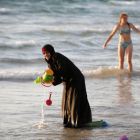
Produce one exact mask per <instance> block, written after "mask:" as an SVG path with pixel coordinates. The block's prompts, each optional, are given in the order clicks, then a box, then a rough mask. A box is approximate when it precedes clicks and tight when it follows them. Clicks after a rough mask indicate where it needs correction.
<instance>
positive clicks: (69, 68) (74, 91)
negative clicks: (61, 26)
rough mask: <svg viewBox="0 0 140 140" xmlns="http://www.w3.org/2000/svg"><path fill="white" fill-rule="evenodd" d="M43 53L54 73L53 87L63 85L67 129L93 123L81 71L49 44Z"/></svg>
mask: <svg viewBox="0 0 140 140" xmlns="http://www.w3.org/2000/svg"><path fill="white" fill-rule="evenodd" d="M42 53H43V55H44V57H45V61H46V62H47V63H48V67H49V68H50V69H51V70H52V71H53V72H54V75H53V76H54V82H53V85H54V86H56V85H58V84H60V83H63V86H64V89H63V97H62V105H61V110H62V116H63V124H64V126H65V127H70V128H79V127H82V126H84V125H85V124H87V123H89V122H92V114H91V109H90V105H89V102H88V99H87V92H86V86H85V79H84V76H83V74H82V73H81V71H80V70H79V69H78V68H77V67H76V66H75V65H74V64H73V62H72V61H70V60H69V59H68V58H67V57H66V56H64V55H62V54H60V53H58V52H55V50H54V48H53V46H51V45H49V44H47V45H44V46H43V48H42Z"/></svg>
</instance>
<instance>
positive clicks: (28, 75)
mask: <svg viewBox="0 0 140 140" xmlns="http://www.w3.org/2000/svg"><path fill="white" fill-rule="evenodd" d="M82 73H83V74H84V76H85V77H86V78H107V77H114V76H115V77H116V76H120V75H131V76H140V72H138V71H133V72H131V73H130V72H129V71H128V70H127V69H124V70H120V69H119V68H118V66H110V67H108V68H103V67H99V68H97V69H93V70H83V71H82ZM42 75H43V72H25V71H16V72H11V71H7V72H6V71H0V80H1V81H2V80H9V81H13V80H15V81H16V80H17V81H23V80H24V81H29V80H30V81H31V80H32V81H34V80H35V79H37V78H38V77H39V76H42Z"/></svg>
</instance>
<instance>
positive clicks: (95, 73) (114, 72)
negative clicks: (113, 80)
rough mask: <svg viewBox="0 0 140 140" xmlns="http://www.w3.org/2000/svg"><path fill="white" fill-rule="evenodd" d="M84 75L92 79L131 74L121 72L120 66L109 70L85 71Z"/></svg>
mask: <svg viewBox="0 0 140 140" xmlns="http://www.w3.org/2000/svg"><path fill="white" fill-rule="evenodd" d="M82 73H83V74H84V76H85V77H90V78H92V77H96V78H102V77H110V76H119V75H123V74H130V72H129V71H128V70H127V69H123V70H120V69H119V67H118V66H110V67H108V68H103V67H99V68H97V69H93V70H83V71H82ZM133 74H134V73H133ZM139 75H140V73H139Z"/></svg>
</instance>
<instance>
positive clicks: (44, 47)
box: [42, 44, 55, 63]
mask: <svg viewBox="0 0 140 140" xmlns="http://www.w3.org/2000/svg"><path fill="white" fill-rule="evenodd" d="M44 49H45V50H47V51H48V52H50V54H51V57H50V59H49V60H47V59H46V58H45V61H46V62H47V63H50V62H51V61H52V55H53V54H54V53H55V50H54V48H53V46H52V45H50V44H46V45H44V46H43V47H42V51H43V50H44Z"/></svg>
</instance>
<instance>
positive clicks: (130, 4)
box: [109, 1, 140, 6]
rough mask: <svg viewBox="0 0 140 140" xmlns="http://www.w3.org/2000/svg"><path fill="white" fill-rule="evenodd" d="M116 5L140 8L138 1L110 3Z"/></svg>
mask: <svg viewBox="0 0 140 140" xmlns="http://www.w3.org/2000/svg"><path fill="white" fill-rule="evenodd" d="M109 2H110V3H113V4H115V5H122V6H126V5H127V6H140V2H137V1H109Z"/></svg>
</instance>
